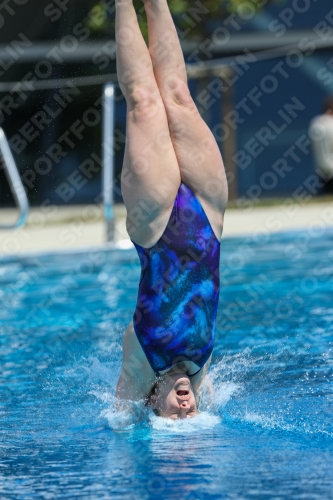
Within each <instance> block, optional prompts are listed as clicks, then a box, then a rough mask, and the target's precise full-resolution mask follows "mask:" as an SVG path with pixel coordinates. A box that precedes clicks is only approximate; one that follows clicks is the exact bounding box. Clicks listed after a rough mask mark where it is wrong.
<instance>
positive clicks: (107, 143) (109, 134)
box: [102, 83, 115, 242]
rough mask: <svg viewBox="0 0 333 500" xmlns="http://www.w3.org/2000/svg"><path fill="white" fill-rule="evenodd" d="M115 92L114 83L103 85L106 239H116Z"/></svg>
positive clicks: (109, 240) (108, 240)
mask: <svg viewBox="0 0 333 500" xmlns="http://www.w3.org/2000/svg"><path fill="white" fill-rule="evenodd" d="M114 93H115V87H114V84H113V83H107V84H106V85H105V86H104V87H103V101H102V102H103V130H102V158H103V180H102V182H103V203H104V218H105V222H106V241H107V242H111V241H112V242H113V241H114V236H115V234H114V210H113V204H114V196H113V187H114V180H113V178H114Z"/></svg>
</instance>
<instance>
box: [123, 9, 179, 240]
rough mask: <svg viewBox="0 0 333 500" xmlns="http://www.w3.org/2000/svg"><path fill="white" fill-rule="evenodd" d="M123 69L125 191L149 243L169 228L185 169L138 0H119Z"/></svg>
mask: <svg viewBox="0 0 333 500" xmlns="http://www.w3.org/2000/svg"><path fill="white" fill-rule="evenodd" d="M116 43H117V73H118V79H119V84H120V87H121V90H122V92H123V93H124V95H125V98H126V102H127V142H126V148H125V155H124V164H123V170H122V193H123V197H124V202H125V204H126V208H127V212H128V213H127V229H128V232H129V235H130V237H131V238H132V239H133V241H135V242H136V243H138V244H140V245H142V246H145V247H148V246H151V245H153V244H154V243H155V242H156V241H157V240H158V239H159V237H160V236H161V234H162V233H163V230H164V227H165V225H166V223H167V220H168V218H169V215H170V211H171V208H172V205H173V201H174V199H175V196H176V193H177V190H178V187H179V184H180V173H179V167H178V162H177V158H176V155H175V152H174V148H173V144H172V141H171V137H170V132H169V127H168V120H167V116H166V113H165V108H164V104H163V101H162V99H161V96H160V92H159V89H158V86H157V84H156V80H155V76H154V72H153V67H152V62H151V58H150V55H149V51H148V48H147V46H146V44H145V41H144V39H143V37H142V34H141V32H140V28H139V26H138V21H137V17H136V13H135V10H134V7H133V4H132V0H116Z"/></svg>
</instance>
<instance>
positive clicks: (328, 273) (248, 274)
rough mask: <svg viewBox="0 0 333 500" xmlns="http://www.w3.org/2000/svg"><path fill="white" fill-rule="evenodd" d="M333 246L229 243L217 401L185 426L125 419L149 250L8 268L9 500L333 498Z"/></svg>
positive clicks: (0, 481) (269, 239) (300, 239)
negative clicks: (127, 375) (124, 397)
mask: <svg viewBox="0 0 333 500" xmlns="http://www.w3.org/2000/svg"><path fill="white" fill-rule="evenodd" d="M332 243H333V230H326V231H325V232H324V231H319V232H317V233H316V232H313V231H312V232H311V234H309V233H308V232H297V233H295V232H293V233H281V234H275V235H267V234H264V233H262V234H257V235H254V236H252V237H249V238H239V239H226V240H223V241H222V246H221V250H222V255H221V297H220V307H219V313H218V321H217V333H216V347H215V351H214V359H213V364H212V369H211V377H212V380H213V386H214V389H215V397H214V400H213V402H207V401H205V400H203V401H202V405H201V409H202V413H201V415H200V416H199V417H198V418H196V419H189V420H187V421H178V422H171V421H167V420H164V419H161V418H158V417H155V416H152V415H151V414H149V413H147V412H142V411H141V410H140V408H137V412H136V416H135V418H136V422H135V423H133V421H130V420H128V419H126V418H125V417H124V416H122V415H120V416H119V415H117V414H116V413H115V410H114V391H115V385H116V381H117V377H118V375H119V372H120V366H121V339H122V334H123V331H124V328H125V327H126V325H127V323H128V322H129V321H130V319H131V315H132V313H133V309H134V305H135V300H136V290H137V284H138V280H139V276H140V268H139V262H138V259H137V257H136V254H135V251H134V250H114V251H112V252H111V251H108V252H107V251H100V252H86V253H80V254H75V255H74V254H68V255H66V254H62V255H56V256H55V255H53V256H51V255H50V256H43V257H22V258H10V257H3V258H2V259H1V260H0V306H1V307H0V343H1V344H0V345H1V350H0V353H1V378H0V380H1V385H0V394H1V406H0V412H1V442H0V498H1V499H12V498H15V499H16V498H20V499H21V498H22V499H25V498H43V499H44V498H45V499H53V498H54V499H58V498H69V499H74V498H84V499H85V498H87V499H88V498H91V499H95V498H96V499H97V498H98V499H104V498H112V499H122V500H127V499H155V498H156V499H190V500H192V499H223V498H226V499H250V498H251V499H270V498H272V499H288V500H292V499H333V466H332V464H333V419H332V414H333V385H332V376H333V350H332V348H333V326H332V319H333V300H332V299H333V245H332ZM120 428H121V429H122V430H121V431H119V429H120ZM116 429H118V430H116Z"/></svg>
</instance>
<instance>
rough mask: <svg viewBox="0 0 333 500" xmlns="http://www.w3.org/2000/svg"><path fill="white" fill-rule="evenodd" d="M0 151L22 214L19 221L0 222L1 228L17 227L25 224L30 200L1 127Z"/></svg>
mask: <svg viewBox="0 0 333 500" xmlns="http://www.w3.org/2000/svg"><path fill="white" fill-rule="evenodd" d="M0 153H1V155H2V159H3V166H4V170H5V173H6V177H7V179H8V182H9V186H10V189H11V191H12V193H13V196H14V200H15V202H16V204H17V206H18V208H19V209H20V215H19V218H18V219H17V221H16V222H15V223H14V224H8V225H3V224H0V229H15V228H18V227H22V226H24V225H25V223H26V221H27V218H28V213H29V202H28V198H27V195H26V192H25V189H24V186H23V184H22V181H21V177H20V175H19V173H18V170H17V166H16V163H15V160H14V158H13V155H12V152H11V150H10V147H9V144H8V141H7V138H6V135H5V133H4V131H3V130H2V128H0Z"/></svg>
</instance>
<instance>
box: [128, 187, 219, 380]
mask: <svg viewBox="0 0 333 500" xmlns="http://www.w3.org/2000/svg"><path fill="white" fill-rule="evenodd" d="M133 243H134V242H133ZM134 245H135V247H136V250H137V252H138V254H139V257H140V261H141V279H140V284H139V292H138V300H137V305H136V310H135V313H134V318H133V324H134V329H135V333H136V335H137V338H138V340H139V342H140V344H141V346H142V349H143V350H144V352H145V354H146V356H147V359H148V361H149V363H150V365H151V367H152V368H153V370H154V372H155V373H156V374H157V375H158V374H159V372H161V371H164V370H167V369H169V368H171V367H172V366H173V365H174V364H176V363H177V362H180V361H192V362H193V363H195V364H196V365H197V366H198V368H199V369H201V368H202V367H203V366H204V364H205V363H206V361H207V360H208V358H209V357H210V355H211V352H212V350H213V344H214V330H215V320H216V313H217V305H218V297H219V288H220V277H219V260H220V242H219V241H218V240H217V238H216V236H215V234H214V232H213V230H212V227H211V225H210V223H209V220H208V218H207V215H206V213H205V212H204V210H203V208H202V206H201V203H200V202H199V200H198V198H197V197H196V196H195V194H194V193H193V191H192V190H191V189H190V188H188V187H187V186H186V185H185V184H181V185H180V187H179V190H178V193H177V196H176V199H175V202H174V205H173V209H172V212H171V216H170V219H169V222H168V224H167V226H166V228H165V231H164V233H163V235H162V236H161V238H160V239H159V240H158V242H157V243H155V245H154V246H153V247H151V248H143V247H141V246H140V245H137V244H136V243H134Z"/></svg>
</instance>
